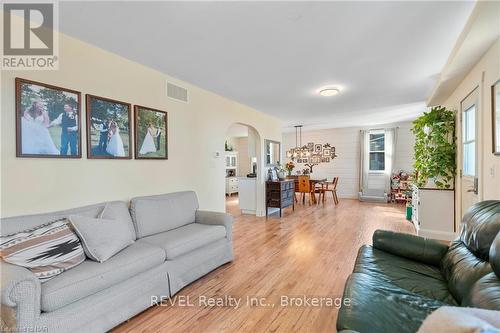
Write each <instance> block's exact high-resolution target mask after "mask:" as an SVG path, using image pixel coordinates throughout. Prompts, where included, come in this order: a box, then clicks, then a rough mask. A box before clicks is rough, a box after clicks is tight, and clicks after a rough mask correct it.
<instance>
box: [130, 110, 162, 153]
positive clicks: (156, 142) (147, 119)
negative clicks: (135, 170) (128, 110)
mask: <svg viewBox="0 0 500 333" xmlns="http://www.w3.org/2000/svg"><path fill="white" fill-rule="evenodd" d="M134 158H135V159H138V160H139V159H150V160H168V113H167V112H166V111H162V110H158V109H153V108H150V107H145V106H141V105H134Z"/></svg>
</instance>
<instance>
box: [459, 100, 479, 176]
mask: <svg viewBox="0 0 500 333" xmlns="http://www.w3.org/2000/svg"><path fill="white" fill-rule="evenodd" d="M471 110H473V111H474V114H473V118H472V119H473V121H474V139H472V140H470V139H469V138H467V133H468V131H469V128H470V124H469V122H468V120H467V118H468V117H467V112H470V111H471ZM461 118H462V155H463V156H462V176H463V177H470V178H474V177H476V176H477V165H476V163H477V151H476V149H477V124H476V123H477V104H476V103H475V102H474V103H472V104H470V105H469V106H468V107H467V108H466V109H465V110H463V111H462V117H461ZM466 138H467V139H469V140H466ZM471 143H472V144H474V147H475V148H476V149H474V170H473V171H474V174H469V173H466V170H465V162H466V159H465V146H466V145H468V144H471Z"/></svg>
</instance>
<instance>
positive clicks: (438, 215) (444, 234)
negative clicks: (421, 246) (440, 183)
mask: <svg viewBox="0 0 500 333" xmlns="http://www.w3.org/2000/svg"><path fill="white" fill-rule="evenodd" d="M412 206H413V212H412V222H413V224H414V225H415V229H417V233H418V235H419V236H424V237H429V238H435V239H441V240H447V241H450V240H453V239H455V238H456V233H455V221H454V220H455V191H454V190H440V189H434V188H431V189H427V188H418V187H417V186H415V185H413V194H412Z"/></svg>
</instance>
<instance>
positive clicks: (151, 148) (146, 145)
mask: <svg viewBox="0 0 500 333" xmlns="http://www.w3.org/2000/svg"><path fill="white" fill-rule="evenodd" d="M157 132H158V131H157V130H156V128H154V127H153V124H149V125H148V130H147V131H146V135H145V136H144V141H142V146H141V149H140V150H139V154H141V155H145V154H147V153H155V152H156V150H157V149H156V146H155V142H154V137H156V136H157Z"/></svg>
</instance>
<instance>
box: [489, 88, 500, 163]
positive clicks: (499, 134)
mask: <svg viewBox="0 0 500 333" xmlns="http://www.w3.org/2000/svg"><path fill="white" fill-rule="evenodd" d="M491 121H492V124H491V127H492V139H493V141H492V147H493V154H494V155H496V156H500V79H499V80H497V81H496V82H495V83H494V84H493V85H492V86H491Z"/></svg>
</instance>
